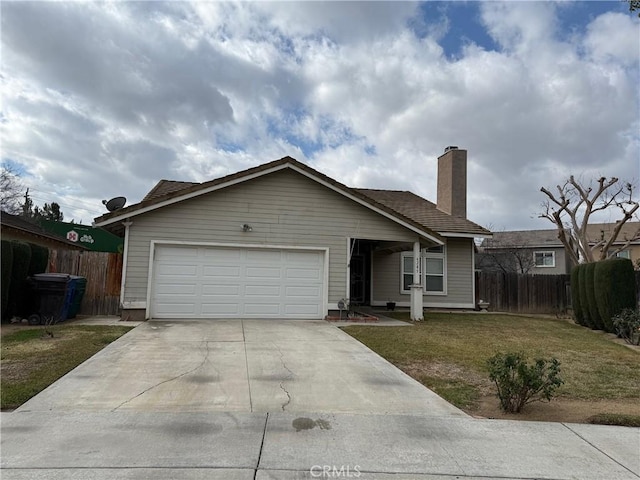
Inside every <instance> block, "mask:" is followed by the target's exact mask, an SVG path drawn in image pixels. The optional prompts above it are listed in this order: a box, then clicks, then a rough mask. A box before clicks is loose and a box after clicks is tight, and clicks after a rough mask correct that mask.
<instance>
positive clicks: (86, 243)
mask: <svg viewBox="0 0 640 480" xmlns="http://www.w3.org/2000/svg"><path fill="white" fill-rule="evenodd" d="M40 226H41V227H42V228H43V229H44V230H46V231H48V232H51V233H55V234H56V235H59V236H61V237H63V238H66V239H67V240H69V241H70V242H74V243H78V244H80V245H82V246H83V247H86V248H88V249H89V250H93V251H95V252H116V253H122V251H123V249H124V239H122V238H120V237H118V236H116V235H114V234H112V233H109V232H107V231H106V230H103V229H101V228H94V227H89V226H87V225H80V224H78V223H67V222H54V221H53V220H42V221H41V222H40Z"/></svg>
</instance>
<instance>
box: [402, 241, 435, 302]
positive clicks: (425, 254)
mask: <svg viewBox="0 0 640 480" xmlns="http://www.w3.org/2000/svg"><path fill="white" fill-rule="evenodd" d="M434 248H441V249H442V251H440V252H437V251H433V250H432V251H429V249H428V248H423V249H421V250H420V256H421V262H420V275H421V277H422V294H423V295H447V248H446V246H445V245H439V246H437V247H434ZM406 258H411V267H412V268H411V271H410V272H407V271H405V268H404V267H405V259H406ZM428 258H430V259H440V260H442V275H433V274H431V275H430V276H437V277H441V278H442V290H427V259H428ZM405 275H411V276H412V277H413V252H402V254H401V255H400V293H401V294H404V295H406V294H408V293H411V289H410V288H409V289H405V282H404V277H405Z"/></svg>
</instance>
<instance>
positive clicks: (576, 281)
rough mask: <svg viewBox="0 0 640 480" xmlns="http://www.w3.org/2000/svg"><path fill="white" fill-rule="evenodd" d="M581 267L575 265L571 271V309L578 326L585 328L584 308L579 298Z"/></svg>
mask: <svg viewBox="0 0 640 480" xmlns="http://www.w3.org/2000/svg"><path fill="white" fill-rule="evenodd" d="M582 267H583V265H576V266H575V267H573V269H572V270H571V306H572V308H573V317H574V319H575V321H576V323H578V324H579V325H582V326H587V324H586V320H585V317H584V306H583V301H582V298H581V296H580V270H582Z"/></svg>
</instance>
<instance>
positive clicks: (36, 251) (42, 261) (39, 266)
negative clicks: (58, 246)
mask: <svg viewBox="0 0 640 480" xmlns="http://www.w3.org/2000/svg"><path fill="white" fill-rule="evenodd" d="M29 246H30V247H31V261H30V262H29V271H28V275H29V276H31V275H35V274H36V273H44V272H46V271H47V266H48V265H49V249H48V248H47V247H43V246H41V245H36V244H34V243H30V244H29Z"/></svg>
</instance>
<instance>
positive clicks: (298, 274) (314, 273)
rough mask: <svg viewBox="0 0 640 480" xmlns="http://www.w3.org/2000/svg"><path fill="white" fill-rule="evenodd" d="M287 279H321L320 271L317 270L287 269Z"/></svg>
mask: <svg viewBox="0 0 640 480" xmlns="http://www.w3.org/2000/svg"><path fill="white" fill-rule="evenodd" d="M286 278H291V279H299V278H311V279H316V280H319V279H320V278H321V275H320V269H317V268H291V267H289V268H287V269H286Z"/></svg>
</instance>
